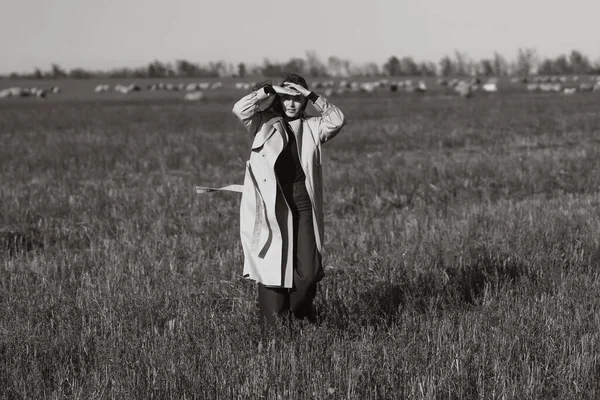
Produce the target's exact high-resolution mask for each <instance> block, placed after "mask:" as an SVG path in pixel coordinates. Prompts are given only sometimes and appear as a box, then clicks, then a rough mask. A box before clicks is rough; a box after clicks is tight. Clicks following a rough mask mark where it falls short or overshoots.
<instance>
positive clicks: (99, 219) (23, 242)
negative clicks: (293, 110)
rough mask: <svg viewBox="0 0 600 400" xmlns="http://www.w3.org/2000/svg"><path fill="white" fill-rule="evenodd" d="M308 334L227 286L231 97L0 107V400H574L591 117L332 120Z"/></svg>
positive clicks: (586, 383) (241, 157)
mask: <svg viewBox="0 0 600 400" xmlns="http://www.w3.org/2000/svg"><path fill="white" fill-rule="evenodd" d="M332 100H333V101H335V103H336V104H338V105H339V106H340V107H341V108H342V109H343V110H344V111H345V112H346V114H347V115H348V119H349V124H348V126H347V127H346V128H345V129H344V130H343V131H342V133H341V134H340V135H339V136H338V137H337V138H335V139H334V140H333V141H332V142H331V143H328V144H326V145H325V147H324V157H325V159H324V163H325V170H324V174H325V183H326V185H325V186H326V196H325V197H326V202H327V205H326V233H327V241H326V248H327V254H326V257H325V265H326V273H327V277H326V278H325V280H324V281H323V282H322V285H321V287H320V291H319V294H318V298H317V305H318V306H319V308H320V310H321V321H320V324H319V325H316V326H314V325H308V324H301V323H297V322H293V323H291V324H289V325H286V326H281V327H279V328H278V329H275V330H273V331H272V332H267V333H266V335H263V334H262V333H261V329H260V326H259V325H258V321H257V314H256V309H255V288H254V286H253V285H252V284H251V283H250V282H247V281H244V280H243V279H242V278H241V276H240V273H241V263H242V253H241V247H240V245H239V240H238V222H239V221H238V206H239V197H238V196H237V195H234V194H215V195H204V196H197V195H195V194H194V190H193V188H194V185H196V184H206V185H218V184H225V183H240V182H241V180H242V178H243V171H244V170H243V166H244V161H245V159H246V157H247V155H248V148H249V144H250V139H249V138H248V137H247V136H246V134H245V133H244V131H243V129H242V128H241V127H240V126H239V124H238V123H237V122H236V121H235V119H234V118H233V116H232V115H231V113H230V109H231V106H232V104H233V101H234V99H233V98H223V99H213V101H209V102H204V103H197V104H183V103H180V102H177V101H174V100H169V101H123V102H94V101H87V102H62V103H59V102H49V103H47V104H34V103H5V104H3V105H1V106H0V107H1V108H0V143H2V145H1V146H0V227H1V228H2V229H1V232H2V237H1V238H0V245H1V246H2V247H1V248H2V253H1V256H0V257H1V258H0V260H1V264H0V265H1V267H0V311H1V312H0V388H2V389H0V396H1V397H2V398H6V399H21V398H22V399H31V398H80V399H94V398H144V399H145V398H160V399H163V398H177V399H182V398H188V399H191V398H198V399H219V398H265V399H279V398H283V399H286V398H290V399H326V398H327V399H328V398H331V399H342V398H343V399H346V398H348V399H367V398H373V399H402V398H422V399H471V398H483V399H492V398H493V399H533V398H538V399H542V398H543V399H548V398H557V399H558V398H560V399H594V398H597V397H598V396H599V395H600V359H599V357H600V356H599V355H598V348H599V346H600V312H599V307H600V303H599V302H598V298H599V296H600V280H599V275H598V266H599V264H600V251H599V249H600V247H599V239H598V238H600V218H599V210H600V209H599V205H600V190H599V189H600V181H599V180H598V176H600V147H598V142H599V139H598V135H599V133H600V132H599V127H600V114H599V113H598V112H597V106H596V104H597V100H598V98H597V97H596V96H595V95H592V94H590V95H581V96H576V97H569V98H566V97H564V98H563V97H558V96H556V97H552V96H544V95H539V96H531V95H506V96H502V95H500V96H497V97H480V98H478V99H475V100H474V101H470V102H462V101H458V102H457V101H455V100H456V99H450V98H447V97H444V96H426V97H415V96H399V97H390V96H387V95H372V96H369V95H362V96H358V95H357V96H354V97H347V98H341V99H332Z"/></svg>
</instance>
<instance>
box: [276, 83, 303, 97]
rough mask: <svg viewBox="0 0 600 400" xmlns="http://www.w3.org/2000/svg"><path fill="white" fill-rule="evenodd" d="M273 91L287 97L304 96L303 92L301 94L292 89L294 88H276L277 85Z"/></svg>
mask: <svg viewBox="0 0 600 400" xmlns="http://www.w3.org/2000/svg"><path fill="white" fill-rule="evenodd" d="M284 85H285V84H284ZM302 89H304V88H302ZM273 90H274V91H275V93H277V94H282V95H287V96H300V95H302V92H300V91H298V90H296V89H295V88H292V87H285V86H275V85H273Z"/></svg>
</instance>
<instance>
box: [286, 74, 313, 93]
mask: <svg viewBox="0 0 600 400" xmlns="http://www.w3.org/2000/svg"><path fill="white" fill-rule="evenodd" d="M285 82H292V83H295V84H296V85H300V86H302V87H303V88H304V89H306V90H308V84H307V83H306V79H304V78H303V77H301V76H300V75H298V74H287V75H286V77H285V79H284V80H283V81H281V84H282V85H283V84H284V83H285Z"/></svg>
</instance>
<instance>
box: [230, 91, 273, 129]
mask: <svg viewBox="0 0 600 400" xmlns="http://www.w3.org/2000/svg"><path fill="white" fill-rule="evenodd" d="M272 96H273V95H271V94H268V93H266V92H265V90H264V89H259V90H256V91H254V92H252V93H250V94H248V95H246V96H244V97H242V98H241V99H240V100H238V102H237V103H235V105H234V106H233V110H232V112H233V115H235V116H236V118H237V119H239V120H240V121H241V122H242V124H244V126H245V127H246V130H247V131H248V132H250V134H252V135H256V132H258V130H259V129H260V126H261V124H262V123H263V121H264V120H265V118H266V117H267V116H266V115H264V114H265V113H262V112H258V107H259V106H260V104H261V103H262V102H264V101H265V100H267V99H269V98H270V97H272ZM270 116H271V115H269V117H270Z"/></svg>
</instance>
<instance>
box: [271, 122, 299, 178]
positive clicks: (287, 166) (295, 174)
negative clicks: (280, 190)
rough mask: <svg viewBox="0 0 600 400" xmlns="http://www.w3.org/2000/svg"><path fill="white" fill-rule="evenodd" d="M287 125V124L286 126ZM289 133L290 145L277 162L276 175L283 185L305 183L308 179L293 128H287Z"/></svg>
mask: <svg viewBox="0 0 600 400" xmlns="http://www.w3.org/2000/svg"><path fill="white" fill-rule="evenodd" d="M285 125H287V124H285ZM286 130H287V133H288V138H289V140H288V144H287V146H285V148H284V149H283V151H282V152H281V154H280V155H279V157H278V158H277V161H276V162H275V174H277V179H278V180H279V183H280V184H281V185H287V184H290V183H294V182H303V181H304V180H305V179H306V175H304V170H303V169H302V164H301V163H300V157H299V155H298V144H297V143H296V135H294V133H293V132H291V128H289V127H288V126H286Z"/></svg>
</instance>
